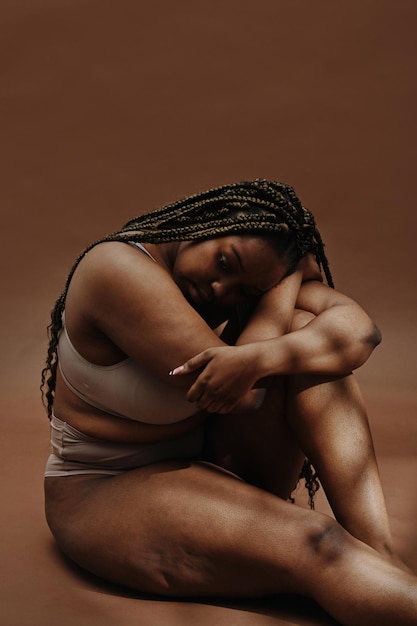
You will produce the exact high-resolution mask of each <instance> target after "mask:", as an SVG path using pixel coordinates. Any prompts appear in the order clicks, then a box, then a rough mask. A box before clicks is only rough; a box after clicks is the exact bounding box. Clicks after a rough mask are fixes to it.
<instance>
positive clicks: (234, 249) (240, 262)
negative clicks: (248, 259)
mask: <svg viewBox="0 0 417 626" xmlns="http://www.w3.org/2000/svg"><path fill="white" fill-rule="evenodd" d="M230 247H231V248H232V250H233V252H234V254H235V257H236V258H237V260H238V262H239V265H240V269H241V270H242V272H244V271H245V268H244V266H243V262H242V257H241V256H240V254H239V252H238V251H237V249H236V247H235V245H234V244H233V243H232V244H231V246H230Z"/></svg>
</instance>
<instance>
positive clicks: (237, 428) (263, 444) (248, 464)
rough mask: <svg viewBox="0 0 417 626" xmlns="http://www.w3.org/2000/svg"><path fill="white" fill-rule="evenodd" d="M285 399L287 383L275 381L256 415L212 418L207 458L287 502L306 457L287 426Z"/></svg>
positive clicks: (208, 427) (245, 414)
mask: <svg viewBox="0 0 417 626" xmlns="http://www.w3.org/2000/svg"><path fill="white" fill-rule="evenodd" d="M285 398H286V379H285V378H284V377H280V378H274V379H272V381H271V384H270V386H269V388H268V389H267V391H266V396H265V400H264V402H263V404H262V406H261V407H260V408H259V409H257V410H256V411H252V412H248V413H244V414H229V415H213V416H211V417H210V418H209V420H208V423H207V429H206V432H207V435H206V451H205V458H207V459H208V460H210V461H212V462H214V463H216V464H218V465H220V466H221V467H224V468H226V469H228V470H229V471H232V472H234V473H236V474H238V475H239V476H241V477H242V478H243V479H244V480H245V481H247V482H250V483H252V484H254V485H257V486H259V487H261V488H262V489H266V490H268V491H270V492H271V493H274V494H276V495H278V496H280V497H281V498H284V499H287V498H288V497H289V496H290V494H291V492H292V491H293V489H294V487H295V485H296V483H297V480H298V478H299V475H300V471H301V467H302V464H303V462H304V458H305V457H304V454H303V452H302V451H301V449H300V447H299V445H298V443H297V441H296V439H295V437H294V434H293V432H292V430H291V429H290V427H289V426H288V424H287V420H286V414H285V405H286V399H285Z"/></svg>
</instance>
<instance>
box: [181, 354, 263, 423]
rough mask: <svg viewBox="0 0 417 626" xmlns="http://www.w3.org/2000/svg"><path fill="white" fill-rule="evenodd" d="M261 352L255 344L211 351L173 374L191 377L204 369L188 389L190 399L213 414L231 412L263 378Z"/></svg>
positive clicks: (188, 362) (190, 360) (192, 360)
mask: <svg viewBox="0 0 417 626" xmlns="http://www.w3.org/2000/svg"><path fill="white" fill-rule="evenodd" d="M257 352H258V351H257V349H256V346H255V344H245V345H242V346H225V347H220V348H208V349H207V350H204V351H203V352H200V354H197V355H196V356H194V357H193V358H191V359H189V360H188V361H187V362H186V363H184V364H183V365H180V366H179V367H177V368H175V369H174V370H172V372H170V374H171V375H173V376H177V375H182V374H190V373H191V372H195V371H196V370H199V369H201V368H203V370H202V371H201V372H200V374H199V375H198V377H197V379H196V380H195V382H194V383H193V384H192V385H191V387H190V389H189V390H188V393H187V400H189V402H195V403H196V404H197V406H198V408H199V409H200V410H205V411H208V412H209V413H230V412H232V410H233V409H234V408H236V407H237V406H238V405H239V403H240V402H241V401H242V398H243V397H244V396H245V395H246V394H247V393H248V392H249V391H250V390H251V389H252V387H253V386H254V384H255V383H256V382H257V380H259V378H261V376H260V375H259V372H258V371H257V370H258V364H257ZM243 404H245V402H244V403H243Z"/></svg>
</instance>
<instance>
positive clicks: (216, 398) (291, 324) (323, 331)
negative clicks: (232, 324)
mask: <svg viewBox="0 0 417 626" xmlns="http://www.w3.org/2000/svg"><path fill="white" fill-rule="evenodd" d="M305 275H306V272H305V271H303V268H302V267H300V268H299V270H297V272H295V273H294V274H292V275H291V276H289V277H288V278H286V279H285V280H284V281H283V282H282V283H281V284H280V285H278V286H277V287H275V288H274V289H272V290H271V291H269V292H268V293H267V294H265V295H264V296H263V297H262V299H261V301H260V302H259V305H258V307H257V309H256V310H255V312H254V315H253V316H252V318H251V320H250V321H249V322H248V324H247V326H246V327H245V329H244V330H243V332H242V333H241V335H240V337H239V339H238V341H237V343H236V345H235V346H226V347H214V348H209V349H207V350H204V351H203V352H201V353H200V354H198V355H196V356H194V357H193V358H191V359H189V360H188V361H187V362H186V363H184V364H183V365H181V366H179V367H178V368H176V369H175V370H173V374H174V375H181V374H188V373H191V372H196V371H197V370H200V369H202V371H201V372H200V373H199V375H198V376H197V378H196V380H195V382H194V383H193V384H192V385H191V387H190V389H189V391H188V395H187V397H188V399H189V400H190V401H191V402H196V403H197V406H198V407H199V408H200V409H205V410H208V411H211V412H218V413H228V412H231V411H233V409H235V410H236V409H237V408H240V406H241V403H242V398H245V397H246V400H247V404H248V405H249V406H250V402H248V394H249V393H250V390H251V389H253V388H254V387H257V386H258V387H259V386H262V380H263V379H266V378H268V377H269V376H274V375H275V376H276V375H287V374H321V375H329V376H337V375H343V374H347V373H348V372H350V371H352V370H354V369H356V368H358V367H360V366H361V365H362V364H363V363H364V362H365V361H366V360H367V359H368V358H369V356H370V354H371V353H372V351H373V349H374V348H375V347H376V346H377V345H378V344H379V342H380V340H381V337H380V333H379V330H378V329H377V327H376V326H375V324H374V323H373V322H372V320H371V319H370V318H369V317H368V315H367V314H366V313H365V312H364V311H363V309H362V308H361V307H360V306H359V305H358V304H357V303H356V302H355V301H354V300H352V299H351V298H349V297H348V296H345V295H343V294H342V293H340V292H337V291H335V290H333V289H331V288H329V287H328V286H326V285H324V284H322V282H320V281H319V280H317V279H315V278H316V277H315V276H313V279H308V280H305Z"/></svg>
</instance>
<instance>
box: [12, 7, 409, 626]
mask: <svg viewBox="0 0 417 626" xmlns="http://www.w3.org/2000/svg"><path fill="white" fill-rule="evenodd" d="M416 22H417V3H416V2H415V1H414V0H361V1H360V2H359V1H357V2H354V1H352V0H337V2H335V1H334V0H315V1H314V2H312V1H311V0H256V1H255V0H210V1H201V2H198V1H195V0H176V1H175V2H170V1H168V0H155V1H152V2H151V1H149V0H148V2H141V1H140V0H139V1H138V0H118V1H117V2H110V1H109V0H0V66H1V74H0V77H1V78H0V95H1V98H0V107H1V112H0V116H1V117H0V119H1V148H0V154H1V157H0V158H1V167H0V176H1V184H0V197H1V211H2V218H3V219H2V243H1V248H0V250H1V263H0V271H1V323H2V324H1V329H2V330H1V351H2V359H1V367H2V375H1V386H2V388H1V397H2V403H1V406H2V410H1V412H2V415H1V417H2V422H1V423H2V437H1V489H2V500H1V502H2V504H1V509H0V510H1V513H0V515H1V537H2V540H1V562H2V567H3V572H2V576H1V582H0V588H1V594H0V602H1V606H0V621H1V623H4V624H7V625H8V626H26V625H29V624H31V625H35V626H37V625H41V624H42V625H43V626H52V624H54V625H55V624H56V623H60V624H63V625H66V624H71V625H72V624H79V625H81V626H83V625H84V624H86V625H87V624H88V625H89V626H91V625H94V624H100V625H105V626H107V625H111V624H118V625H120V626H124V625H129V626H130V625H133V624H135V625H137V624H146V625H148V624H149V625H152V626H153V625H154V624H155V625H156V624H168V625H177V624H191V623H199V624H203V625H205V624H207V625H209V624H210V625H211V624H225V625H226V624H233V625H236V626H243V625H252V624H257V625H262V626H263V625H272V624H274V625H275V624H286V623H292V624H313V623H314V624H327V623H330V621H328V620H327V619H326V618H325V617H324V616H323V615H322V614H321V613H317V612H316V611H314V610H313V608H309V607H308V606H307V607H306V606H304V605H303V606H302V607H298V608H297V606H296V603H289V604H288V603H280V602H273V603H271V602H270V603H256V604H249V605H245V604H240V605H232V604H224V605H223V606H219V605H216V604H215V603H214V604H212V605H204V604H199V603H172V602H156V601H154V600H152V599H138V598H134V597H132V596H130V595H129V594H124V593H123V592H122V591H121V590H118V589H114V588H110V587H108V586H106V585H104V584H102V583H101V582H99V581H96V580H93V579H91V578H89V577H87V576H85V575H83V574H82V573H80V572H79V571H78V570H76V569H74V568H72V567H70V566H69V564H68V563H66V562H65V561H63V560H61V558H60V557H59V555H58V554H57V552H56V551H55V550H54V547H53V542H52V540H51V538H50V535H49V533H48V530H47V528H46V524H45V522H44V519H43V508H42V507H43V501H42V470H43V466H44V463H45V458H46V456H47V454H48V423H47V420H46V417H45V416H44V413H43V410H42V407H41V404H40V400H39V394H38V384H39V370H40V369H41V367H42V363H43V358H44V351H45V347H46V340H45V327H46V324H47V323H48V316H49V311H50V309H51V308H52V305H53V302H54V300H55V298H56V297H57V295H58V294H59V292H60V291H61V288H62V286H63V282H64V279H65V276H66V274H67V271H68V270H69V268H70V266H71V264H72V261H73V259H74V258H75V256H76V255H77V254H78V253H79V252H80V251H81V250H82V249H83V247H84V246H85V245H86V244H88V243H90V241H92V240H94V239H97V238H98V237H100V236H101V235H104V234H106V233H107V232H109V231H111V230H114V229H116V228H118V227H119V226H120V225H121V224H122V223H123V222H124V221H127V219H129V218H130V217H132V216H134V215H135V214H137V213H140V212H143V211H146V210H149V209H152V208H156V207H157V206H159V205H161V204H164V203H166V202H169V201H173V200H175V199H177V198H178V197H179V196H183V195H188V194H189V193H193V192H197V191H200V190H203V189H205V188H207V187H210V186H214V185H218V184H223V183H227V182H232V181H235V180H242V179H247V178H254V177H258V176H259V177H265V178H271V179H275V180H283V181H286V182H289V183H291V184H292V185H293V186H294V187H295V189H296V191H297V192H298V194H299V196H300V197H301V199H302V201H303V202H304V204H305V205H306V206H308V207H309V208H310V209H311V210H312V211H313V212H314V213H315V215H316V218H317V221H318V224H319V227H320V229H321V231H322V234H323V237H324V239H325V241H326V242H327V253H328V256H329V258H330V261H331V265H332V269H333V273H334V277H335V280H336V284H337V286H338V287H339V288H340V289H341V290H342V291H345V292H347V293H348V294H350V295H352V296H353V297H354V298H356V299H357V300H358V301H359V302H360V303H361V304H362V305H363V306H364V308H365V309H367V310H368V311H369V312H370V313H371V315H372V316H373V317H374V319H375V320H376V321H377V323H378V324H379V325H380V327H381V328H382V332H383V335H384V342H383V344H382V346H381V347H379V348H378V350H377V352H376V353H375V355H374V356H373V357H372V358H371V360H370V361H369V363H367V364H366V365H365V366H364V368H363V369H362V370H361V371H360V372H359V374H358V375H359V378H360V380H361V383H362V386H363V390H364V394H365V397H366V399H367V402H368V407H369V413H370V419H371V422H372V424H373V427H374V432H375V441H376V446H377V452H378V457H379V460H380V466H381V473H382V478H383V484H384V489H385V492H386V495H387V501H388V507H389V512H390V515H391V518H392V523H393V528H394V533H395V540H396V544H397V546H398V548H399V550H400V552H401V553H402V554H403V556H404V558H405V560H406V561H407V562H408V563H409V564H410V565H411V566H412V567H414V569H416V570H417V528H416V526H417V525H416V517H417V495H416V491H417V471H416V470H417V420H416V404H417V394H416V391H415V376H416V365H417V363H416V361H417V357H416V344H417V341H416V340H417V328H416V326H417V324H416V305H417V291H416V262H417V259H416V243H415V240H416V227H417V218H416V216H415V205H414V203H415V197H416V184H417V181H416V176H415V168H416V148H415V146H416V142H417V136H416V122H415V109H416V64H417V57H416V47H417V43H416V36H415V33H416ZM321 506H322V507H323V509H325V510H326V503H325V502H324V501H323V499H322V503H321ZM312 575H314V573H312ZM287 620H289V621H287Z"/></svg>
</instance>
